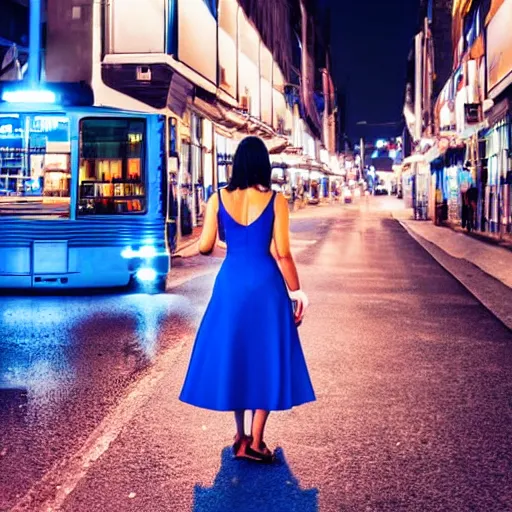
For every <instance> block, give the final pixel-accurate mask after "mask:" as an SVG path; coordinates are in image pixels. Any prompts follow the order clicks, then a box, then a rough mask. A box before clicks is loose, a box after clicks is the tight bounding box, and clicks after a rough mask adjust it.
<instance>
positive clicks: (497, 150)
mask: <svg viewBox="0 0 512 512" xmlns="http://www.w3.org/2000/svg"><path fill="white" fill-rule="evenodd" d="M497 5H498V6H499V7H498V8H497V9H496V10H495V12H494V11H492V12H491V13H490V14H489V16H488V18H487V20H486V25H487V37H486V64H487V96H488V98H489V99H490V100H492V102H491V104H492V107H491V108H490V109H487V112H486V118H487V122H488V125H489V129H488V130H487V132H485V133H484V134H483V135H484V139H485V159H484V161H483V162H482V173H481V174H482V182H483V183H482V191H483V196H484V197H483V201H484V203H483V208H482V210H483V218H484V222H483V228H484V229H487V230H488V231H490V232H492V233H497V234H499V235H500V236H503V235H510V233H511V232H512V218H511V186H512V159H511V153H510V152H511V147H512V141H511V137H512V135H511V122H512V108H511V107H512V106H511V104H512V31H511V30H510V27H511V25H512V0H504V1H503V2H500V3H498V4H497Z"/></svg>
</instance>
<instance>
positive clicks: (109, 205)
mask: <svg viewBox="0 0 512 512" xmlns="http://www.w3.org/2000/svg"><path fill="white" fill-rule="evenodd" d="M145 128H146V127H145V121H144V120H143V119H129V118H123V117H120V118H86V119H82V121H81V122H80V171H79V179H78V181H79V188H78V211H77V214H78V216H83V215H95V214H96V215H98V214H99V215H115V214H136V213H144V212H145V210H146V189H145V158H144V157H145V152H144V148H145V144H146V141H145Z"/></svg>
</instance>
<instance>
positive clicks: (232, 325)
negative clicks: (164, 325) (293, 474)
mask: <svg viewBox="0 0 512 512" xmlns="http://www.w3.org/2000/svg"><path fill="white" fill-rule="evenodd" d="M219 222H220V223H221V225H222V227H223V228H224V231H225V236H226V244H227V255H226V258H225V260H224V263H223V265H222V268H221V269H220V271H219V274H218V276H217V279H216V281H215V286H214V288H213V293H212V297H211V300H210V303H209V304H208V308H207V310H206V313H205V315H204V317H203V320H202V322H201V325H200V327H199V331H198V333H197V338H196V342H195V345H194V349H193V351H192V356H191V360H190V365H189V369H188V372H187V376H186V379H185V383H184V385H183V390H182V392H181V395H180V400H182V401H183V402H186V403H189V404H191V405H195V406H197V407H203V408H206V409H211V410H216V411H234V413H235V422H236V429H237V434H236V436H235V443H234V445H233V449H234V452H235V456H236V457H237V458H246V459H250V460H254V461H257V462H263V463H270V462H272V460H273V455H272V453H271V452H270V450H269V449H268V448H267V447H266V445H265V443H264V441H263V435H264V430H265V425H266V422H267V419H268V416H269V413H270V411H279V410H286V409H290V408H292V407H294V406H297V405H300V404H303V403H305V402H310V401H313V400H315V395H314V391H313V387H312V385H311V381H310V378H309V375H308V370H307V367H306V363H305V360H304V355H303V353H302V348H301V346H300V341H299V336H298V332H297V325H296V323H299V322H300V321H301V320H302V317H303V315H304V311H305V309H306V307H307V297H306V295H305V294H304V292H302V291H301V290H300V284H299V277H298V275H297V269H296V267H295V263H294V261H293V257H292V255H291V252H290V243H289V218H288V203H287V201H286V199H285V198H284V197H283V196H282V195H281V194H276V193H275V192H272V191H271V165H270V158H269V154H268V152H267V149H266V147H265V145H264V143H263V142H262V141H261V140H260V139H258V138H256V137H248V138H246V139H244V140H243V141H242V142H241V143H240V145H239V146H238V149H237V151H236V154H235V157H234V164H233V177H232V179H231V181H230V183H229V185H228V187H227V188H226V189H223V190H220V191H219V193H218V194H215V195H213V196H212V197H211V198H210V200H209V201H208V205H207V209H206V218H205V223H204V228H203V233H202V235H201V239H200V242H199V251H200V252H201V254H205V255H206V254H211V252H212V251H213V249H214V247H215V244H216V240H217V233H218V228H219V224H218V223H219ZM278 263H279V266H278ZM280 269H281V270H280ZM283 278H284V279H283ZM286 286H288V288H289V290H290V291H291V292H290V295H289V294H288V291H287V289H286ZM290 297H293V298H294V299H295V300H296V309H295V314H294V311H293V305H292V301H291V300H290ZM246 410H251V411H253V418H252V428H251V436H246V435H245V431H244V416H245V411H246Z"/></svg>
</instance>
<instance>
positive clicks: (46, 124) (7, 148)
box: [0, 114, 71, 219]
mask: <svg viewBox="0 0 512 512" xmlns="http://www.w3.org/2000/svg"><path fill="white" fill-rule="evenodd" d="M69 130H70V128H69V118H67V117H66V116H59V115H39V114H2V115H0V215H25V216H27V215H28V216H38V217H39V216H44V218H45V219H58V218H69V208H70V183H71V169H70V160H71V159H70V153H71V145H70V133H69Z"/></svg>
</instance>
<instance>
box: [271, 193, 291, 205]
mask: <svg viewBox="0 0 512 512" xmlns="http://www.w3.org/2000/svg"><path fill="white" fill-rule="evenodd" d="M274 194H275V202H276V205H278V206H283V205H288V199H286V197H284V194H283V193H282V192H274Z"/></svg>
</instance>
